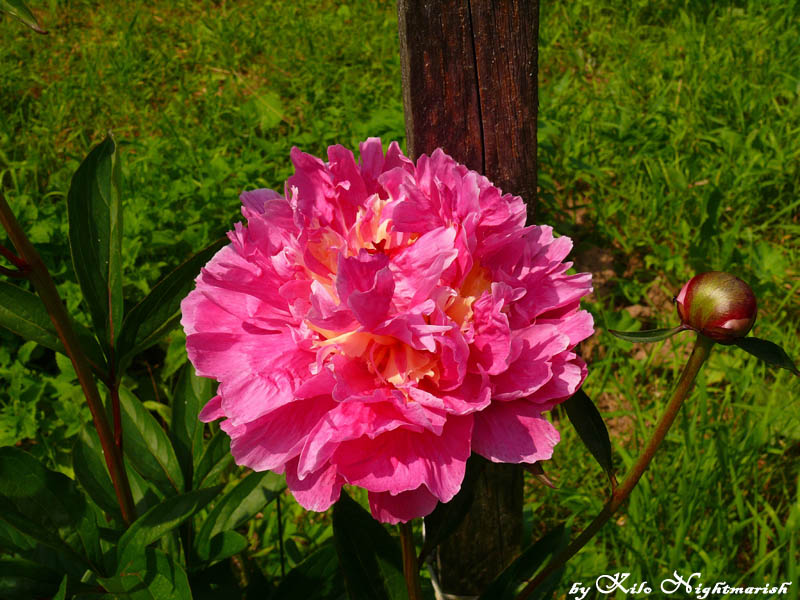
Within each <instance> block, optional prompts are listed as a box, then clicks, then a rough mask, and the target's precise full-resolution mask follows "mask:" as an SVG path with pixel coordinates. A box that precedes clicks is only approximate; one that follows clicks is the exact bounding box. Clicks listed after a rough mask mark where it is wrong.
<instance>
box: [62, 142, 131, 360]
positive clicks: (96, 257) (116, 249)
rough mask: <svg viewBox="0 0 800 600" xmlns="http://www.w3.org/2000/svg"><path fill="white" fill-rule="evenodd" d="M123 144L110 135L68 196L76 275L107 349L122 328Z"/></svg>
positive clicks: (81, 168)
mask: <svg viewBox="0 0 800 600" xmlns="http://www.w3.org/2000/svg"><path fill="white" fill-rule="evenodd" d="M120 188H121V174H120V161H119V157H118V156H117V145H116V143H115V142H114V138H113V137H112V136H111V134H109V135H108V136H107V137H106V139H105V140H103V141H102V142H101V143H100V144H98V145H97V146H95V147H94V148H93V149H92V151H91V152H89V155H88V156H87V157H86V159H84V161H83V162H82V163H81V165H80V166H79V167H78V170H77V171H75V175H73V176H72V183H71V184H70V187H69V193H68V194H67V217H68V220H69V245H70V251H71V253H72V264H73V266H74V268H75V275H76V276H77V278H78V283H79V284H80V286H81V291H82V292H83V299H84V301H85V302H86V305H87V306H88V307H89V313H90V315H91V317H92V322H93V323H94V329H95V331H97V332H98V338H100V339H101V340H102V341H103V343H104V344H105V345H106V347H107V348H114V347H116V341H117V336H118V335H119V332H120V328H121V327H122V206H121V202H120Z"/></svg>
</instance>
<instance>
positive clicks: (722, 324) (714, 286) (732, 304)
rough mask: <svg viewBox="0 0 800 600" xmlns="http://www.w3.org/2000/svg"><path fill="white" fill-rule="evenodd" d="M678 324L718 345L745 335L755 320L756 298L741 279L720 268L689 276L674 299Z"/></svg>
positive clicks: (731, 341) (729, 342)
mask: <svg viewBox="0 0 800 600" xmlns="http://www.w3.org/2000/svg"><path fill="white" fill-rule="evenodd" d="M675 300H676V302H677V304H678V316H680V318H681V323H682V324H683V325H684V326H685V327H687V328H689V329H694V330H695V331H697V332H699V333H702V334H703V335H704V336H706V337H709V338H711V339H712V340H714V341H715V342H719V343H720V344H732V343H733V342H734V340H736V338H740V337H744V336H745V335H747V332H748V331H750V329H751V328H752V327H753V323H755V320H756V309H757V307H756V297H755V295H754V294H753V290H751V289H750V286H749V285H747V284H746V283H745V282H744V281H742V280H741V279H739V278H738V277H734V276H733V275H730V274H728V273H723V272H721V271H709V272H708V273H701V274H700V275H696V276H694V277H692V278H691V279H690V280H689V282H688V283H687V284H686V285H684V286H683V289H681V292H680V294H678V297H677V298H676V299H675Z"/></svg>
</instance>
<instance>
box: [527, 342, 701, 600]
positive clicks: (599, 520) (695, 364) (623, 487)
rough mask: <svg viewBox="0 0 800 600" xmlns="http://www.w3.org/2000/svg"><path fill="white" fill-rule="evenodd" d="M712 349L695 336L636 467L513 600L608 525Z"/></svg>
mask: <svg viewBox="0 0 800 600" xmlns="http://www.w3.org/2000/svg"><path fill="white" fill-rule="evenodd" d="M713 345H714V341H713V340H711V339H709V338H707V337H705V336H703V335H700V334H699V333H698V334H697V339H696V340H695V344H694V348H693V349H692V354H691V356H690V357H689V360H688V362H687V363H686V366H685V367H684V368H683V373H681V378H680V379H679V380H678V385H677V386H675V391H674V392H673V393H672V398H670V401H669V404H668V405H667V409H666V410H665V411H664V414H663V415H662V416H661V420H660V421H659V422H658V425H657V426H656V428H655V431H653V435H652V436H651V438H650V441H649V442H648V443H647V446H646V447H645V449H644V451H643V452H642V453H641V454H640V455H639V458H638V459H637V460H636V463H635V464H634V465H633V468H632V469H631V470H630V473H628V475H627V477H625V479H624V480H623V481H622V483H621V484H619V486H618V487H617V488H616V489H615V490H614V492H613V493H612V494H611V498H609V500H608V502H606V505H605V506H604V507H603V510H601V511H600V514H598V515H597V516H596V517H595V519H594V521H592V522H591V523H590V524H589V526H588V527H587V528H586V529H584V530H583V531H582V532H581V533H580V535H579V536H578V537H577V538H575V540H573V542H572V543H571V544H570V545H569V546H567V547H566V548H565V549H564V550H562V551H561V552H560V553H559V554H558V555H556V556H554V557H553V559H552V560H551V561H550V562H549V563H548V564H547V567H545V568H544V570H542V571H541V572H540V573H539V574H538V575H537V576H536V577H535V578H534V579H533V580H532V581H530V583H528V585H527V586H525V589H524V590H522V592H520V594H519V595H518V596H517V600H525V599H526V598H528V596H530V595H531V593H532V592H533V591H534V589H536V587H537V586H538V585H539V584H541V583H542V582H543V581H544V580H545V579H547V577H549V576H550V575H551V574H552V573H554V572H555V571H556V570H558V569H560V568H561V567H563V566H564V564H565V563H566V562H567V561H568V560H569V559H570V558H572V557H573V556H574V555H575V554H576V553H577V552H578V551H579V550H580V549H581V548H583V547H584V546H585V545H586V543H587V542H588V541H589V540H590V539H592V537H594V535H595V534H596V533H597V532H598V531H599V530H600V528H601V527H602V526H603V525H605V523H606V521H608V520H609V519H610V518H611V516H612V515H613V514H614V513H615V512H616V511H617V509H618V508H619V507H620V506H621V505H622V504H623V502H625V500H627V499H628V496H630V494H631V491H632V490H633V488H634V487H636V484H637V483H638V482H639V479H640V478H641V477H642V474H643V473H644V472H645V470H646V469H647V467H648V466H649V465H650V461H652V460H653V455H654V454H655V453H656V450H658V447H659V446H660V445H661V442H663V441H664V438H665V437H666V435H667V431H669V428H670V426H671V425H672V423H673V422H674V421H675V417H676V416H677V414H678V410H679V409H680V407H681V405H682V404H683V401H684V400H685V399H686V397H687V396H688V395H689V391H690V390H691V389H692V384H693V383H694V380H695V377H697V373H698V372H699V371H700V367H702V366H703V363H704V362H705V361H706V359H707V358H708V355H709V354H710V352H711V347H712V346H713Z"/></svg>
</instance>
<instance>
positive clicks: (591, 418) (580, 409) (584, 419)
mask: <svg viewBox="0 0 800 600" xmlns="http://www.w3.org/2000/svg"><path fill="white" fill-rule="evenodd" d="M564 408H565V409H566V411H567V417H569V421H570V423H572V426H573V427H574V428H575V431H577V432H578V437H580V438H581V441H582V442H583V443H584V445H585V446H586V447H587V448H588V449H589V452H591V453H592V456H594V458H595V460H596V461H597V462H598V463H600V466H601V467H602V468H603V470H604V471H605V472H606V474H607V475H608V477H609V479H611V481H612V483H613V482H614V464H613V461H612V457H611V440H610V439H609V437H608V429H606V424H605V423H604V422H603V417H601V416H600V413H599V412H598V410H597V408H596V407H595V405H594V403H593V402H592V401H591V399H590V398H589V396H587V395H586V392H584V391H583V389H579V390H578V391H577V392H575V393H574V394H573V395H572V396H571V397H570V398H567V400H565V401H564Z"/></svg>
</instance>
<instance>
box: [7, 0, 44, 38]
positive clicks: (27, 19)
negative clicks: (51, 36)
mask: <svg viewBox="0 0 800 600" xmlns="http://www.w3.org/2000/svg"><path fill="white" fill-rule="evenodd" d="M0 12H7V13H8V14H10V15H11V16H12V17H15V18H17V19H19V20H20V21H22V22H23V23H25V25H27V26H28V27H30V28H31V29H33V30H34V31H35V32H36V33H47V31H45V30H44V29H42V26H41V25H39V20H38V19H37V18H36V15H34V14H33V12H32V11H31V9H30V8H28V6H27V5H26V4H25V3H24V2H23V1H22V0H0Z"/></svg>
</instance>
